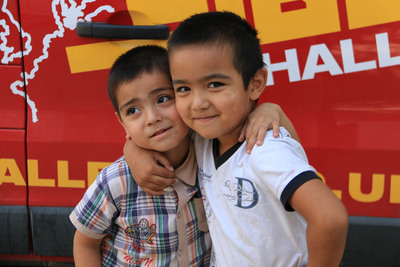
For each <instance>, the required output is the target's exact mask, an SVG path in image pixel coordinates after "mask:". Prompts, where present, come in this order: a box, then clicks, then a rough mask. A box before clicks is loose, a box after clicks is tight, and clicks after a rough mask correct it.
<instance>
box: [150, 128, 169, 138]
mask: <svg viewBox="0 0 400 267" xmlns="http://www.w3.org/2000/svg"><path fill="white" fill-rule="evenodd" d="M169 129H170V128H167V129H161V130H158V131H157V132H155V133H154V134H153V135H152V136H151V137H154V136H157V135H160V134H163V133H165V132H166V131H168V130H169Z"/></svg>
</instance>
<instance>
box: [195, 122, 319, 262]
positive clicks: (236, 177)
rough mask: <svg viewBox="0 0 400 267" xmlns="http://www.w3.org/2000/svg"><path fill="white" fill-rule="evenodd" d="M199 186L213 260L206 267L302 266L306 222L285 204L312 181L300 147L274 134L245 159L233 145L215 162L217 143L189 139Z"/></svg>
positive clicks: (282, 134) (239, 147) (286, 136)
mask: <svg viewBox="0 0 400 267" xmlns="http://www.w3.org/2000/svg"><path fill="white" fill-rule="evenodd" d="M195 151H196V157H197V162H198V167H199V174H198V177H199V182H200V186H201V190H202V194H203V200H204V207H205V210H206V216H207V222H208V224H209V229H210V233H211V239H212V243H213V250H214V257H213V259H212V262H211V265H210V266H219V267H224V266H240V267H245V266H256V267H258V266H263V267H267V266H271V267H280V266H282V267H290V266H304V265H306V263H307V260H308V255H307V244H306V227H307V225H306V222H305V220H304V218H303V217H301V215H300V214H298V213H297V212H295V211H293V210H292V209H291V207H290V206H289V205H288V204H287V200H288V199H289V197H290V196H291V195H292V193H293V192H294V191H295V190H296V189H297V188H298V187H299V186H300V185H302V184H303V183H305V182H306V181H308V180H310V179H314V178H318V176H317V174H316V173H315V170H314V168H313V167H311V166H310V165H309V164H308V160H307V157H306V154H305V152H304V150H303V148H302V147H301V145H300V144H299V143H298V142H296V141H295V140H294V139H292V138H291V137H290V135H289V133H288V132H287V131H286V130H285V129H284V128H281V129H280V137H279V138H274V137H273V136H272V131H269V132H268V133H267V136H266V138H265V141H264V144H263V145H262V146H255V147H254V148H253V151H252V152H251V154H250V155H249V154H247V153H246V143H242V144H241V143H238V144H236V145H235V146H234V147H232V148H231V149H229V150H228V151H227V152H225V153H224V154H223V155H221V157H218V141H217V140H214V141H213V140H208V139H203V138H201V137H200V136H199V135H196V136H195Z"/></svg>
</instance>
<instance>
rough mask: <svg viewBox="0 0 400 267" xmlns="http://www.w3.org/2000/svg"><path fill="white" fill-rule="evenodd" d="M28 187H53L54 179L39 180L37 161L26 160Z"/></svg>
mask: <svg viewBox="0 0 400 267" xmlns="http://www.w3.org/2000/svg"><path fill="white" fill-rule="evenodd" d="M28 185H29V186H45V187H55V181H54V179H46V178H39V167H38V161H37V159H28Z"/></svg>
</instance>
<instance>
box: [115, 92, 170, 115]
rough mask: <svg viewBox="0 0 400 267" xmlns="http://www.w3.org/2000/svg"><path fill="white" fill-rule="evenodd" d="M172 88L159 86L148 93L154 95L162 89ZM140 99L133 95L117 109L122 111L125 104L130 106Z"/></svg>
mask: <svg viewBox="0 0 400 267" xmlns="http://www.w3.org/2000/svg"><path fill="white" fill-rule="evenodd" d="M173 90H174V88H172V87H160V88H156V89H153V90H151V91H150V93H149V95H154V94H158V93H159V92H162V91H173ZM138 101H140V98H137V97H134V98H132V99H130V100H129V101H127V102H125V103H124V104H122V105H121V107H120V108H119V111H122V110H123V109H124V108H126V107H127V106H130V105H132V104H134V103H136V102H138Z"/></svg>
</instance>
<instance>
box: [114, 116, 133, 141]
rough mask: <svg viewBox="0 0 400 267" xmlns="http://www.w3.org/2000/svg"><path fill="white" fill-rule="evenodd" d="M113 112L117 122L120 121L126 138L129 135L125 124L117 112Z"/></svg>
mask: <svg viewBox="0 0 400 267" xmlns="http://www.w3.org/2000/svg"><path fill="white" fill-rule="evenodd" d="M114 114H115V116H116V117H117V120H118V122H119V123H121V125H122V127H124V130H125V133H126V139H128V138H130V135H129V134H128V131H127V130H126V128H125V124H124V123H123V122H122V119H121V116H120V115H119V114H118V113H117V112H114Z"/></svg>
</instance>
